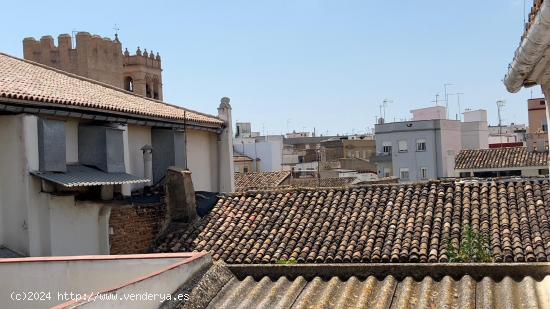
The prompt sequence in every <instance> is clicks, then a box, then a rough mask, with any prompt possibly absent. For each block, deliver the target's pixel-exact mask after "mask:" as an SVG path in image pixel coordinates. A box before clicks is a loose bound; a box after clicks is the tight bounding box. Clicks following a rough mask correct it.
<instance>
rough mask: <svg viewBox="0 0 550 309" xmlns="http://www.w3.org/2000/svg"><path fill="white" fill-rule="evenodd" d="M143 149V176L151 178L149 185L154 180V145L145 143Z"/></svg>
mask: <svg viewBox="0 0 550 309" xmlns="http://www.w3.org/2000/svg"><path fill="white" fill-rule="evenodd" d="M141 151H143V176H144V177H145V178H147V179H149V182H147V185H148V186H150V185H151V184H152V180H153V175H152V172H153V147H151V145H145V146H143V147H141Z"/></svg>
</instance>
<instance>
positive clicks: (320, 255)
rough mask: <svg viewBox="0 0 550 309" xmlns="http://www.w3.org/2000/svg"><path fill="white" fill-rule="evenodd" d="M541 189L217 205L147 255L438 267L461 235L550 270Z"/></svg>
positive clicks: (269, 196) (259, 197)
mask: <svg viewBox="0 0 550 309" xmlns="http://www.w3.org/2000/svg"><path fill="white" fill-rule="evenodd" d="M549 189H550V188H549V184H548V180H522V181H516V182H511V181H510V182H507V181H498V182H495V181H493V182H464V183H456V182H438V181H434V182H429V183H422V184H420V183H419V184H400V185H372V186H365V187H353V188H347V189H289V190H272V191H265V192H244V193H240V194H233V195H227V196H223V197H221V198H220V199H219V200H218V203H217V204H216V206H215V207H214V208H213V210H212V211H211V212H210V213H209V214H208V215H207V216H205V217H203V218H202V219H201V220H200V221H198V222H196V223H195V224H194V225H192V226H191V227H189V228H187V229H184V230H181V229H180V230H172V231H171V232H170V233H168V234H167V235H166V237H165V238H164V239H162V240H161V241H160V242H159V245H158V246H157V248H156V250H155V251H158V252H170V251H174V252H177V251H192V250H196V251H210V252H212V254H213V258H214V259H216V260H223V261H225V262H227V263H276V262H278V261H280V260H290V259H295V260H296V261H297V262H298V263H313V262H315V263H342V262H344V263H349V262H365V263H369V262H372V263H377V262H421V263H426V262H446V261H448V260H449V256H448V254H447V253H448V251H447V249H448V243H449V241H450V242H451V243H452V244H453V245H455V246H458V245H459V243H460V241H461V239H462V238H461V237H462V233H463V227H464V226H466V225H468V226H471V228H472V229H473V230H474V231H476V232H479V233H481V234H482V235H484V236H485V237H486V238H487V239H488V240H489V246H490V248H489V249H490V254H491V256H492V258H493V260H494V261H495V262H524V261H528V262H533V261H550V221H549V217H550V193H549Z"/></svg>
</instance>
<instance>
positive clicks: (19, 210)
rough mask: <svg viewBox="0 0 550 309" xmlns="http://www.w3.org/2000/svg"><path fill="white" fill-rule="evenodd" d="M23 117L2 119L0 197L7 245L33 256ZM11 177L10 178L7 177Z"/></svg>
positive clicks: (0, 134)
mask: <svg viewBox="0 0 550 309" xmlns="http://www.w3.org/2000/svg"><path fill="white" fill-rule="evenodd" d="M23 122H24V121H23V117H22V116H0V145H2V151H0V171H2V177H0V196H1V197H2V201H1V205H2V217H1V223H2V224H1V228H2V230H3V243H4V244H5V245H6V246H8V247H9V248H11V249H13V250H16V251H19V252H21V253H23V254H28V253H29V236H28V225H27V224H28V223H27V207H26V206H27V202H26V187H27V179H26V176H25V175H26V172H27V170H28V169H27V164H26V160H25V159H24V158H25V156H24V155H22V154H24V153H25V147H24V140H25V137H24V134H23ZM7 175H9V177H7Z"/></svg>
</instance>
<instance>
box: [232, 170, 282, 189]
mask: <svg viewBox="0 0 550 309" xmlns="http://www.w3.org/2000/svg"><path fill="white" fill-rule="evenodd" d="M289 177H290V172H288V171H277V172H255V173H244V174H241V173H236V174H235V188H236V190H237V191H243V190H250V189H266V188H276V187H278V186H280V185H281V184H282V183H283V182H284V181H285V180H286V179H288V178H289Z"/></svg>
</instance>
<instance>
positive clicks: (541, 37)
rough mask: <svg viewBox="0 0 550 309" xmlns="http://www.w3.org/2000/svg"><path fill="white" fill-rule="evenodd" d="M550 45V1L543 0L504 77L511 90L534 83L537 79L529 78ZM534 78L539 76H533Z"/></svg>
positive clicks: (516, 90)
mask: <svg viewBox="0 0 550 309" xmlns="http://www.w3.org/2000/svg"><path fill="white" fill-rule="evenodd" d="M549 45H550V1H548V0H546V1H543V2H542V4H541V8H540V10H539V12H538V13H537V15H536V17H535V22H534V23H533V25H532V26H531V29H530V30H529V32H528V33H527V36H526V37H525V38H523V40H522V42H521V45H520V46H519V47H518V49H517V50H516V53H515V56H514V60H513V62H512V63H511V64H510V66H509V67H508V74H506V76H505V77H504V85H506V89H508V91H509V92H513V93H515V92H518V91H519V90H520V89H521V87H523V86H524V85H526V84H527V85H529V84H530V85H531V86H532V85H534V84H535V83H536V80H529V81H528V80H527V79H528V78H530V77H531V75H532V73H533V71H534V69H535V67H536V66H537V64H539V62H540V61H541V59H543V56H544V53H545V51H546V49H547V48H548V46H549ZM532 78H533V79H536V78H538V76H533V77H532Z"/></svg>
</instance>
